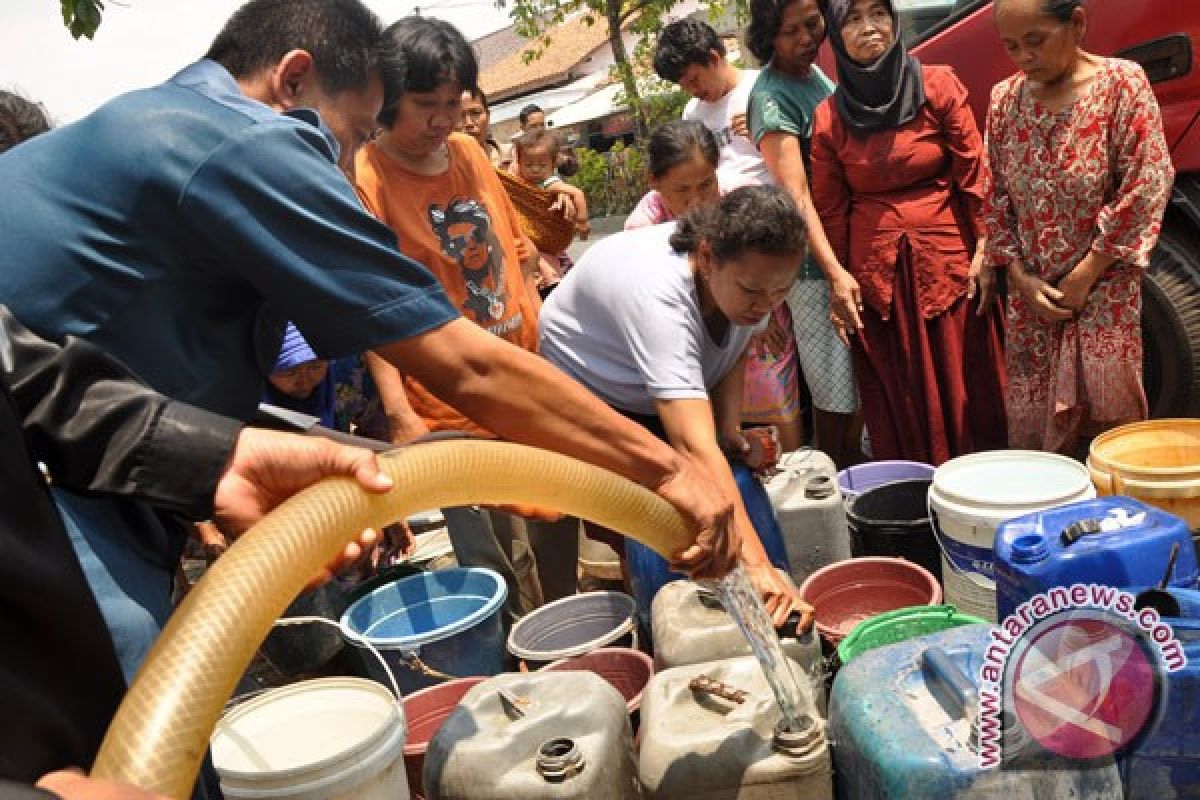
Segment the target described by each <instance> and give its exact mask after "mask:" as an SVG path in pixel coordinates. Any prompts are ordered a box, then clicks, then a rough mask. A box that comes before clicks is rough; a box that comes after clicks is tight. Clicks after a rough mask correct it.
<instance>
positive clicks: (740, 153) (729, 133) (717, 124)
mask: <svg viewBox="0 0 1200 800" xmlns="http://www.w3.org/2000/svg"><path fill="white" fill-rule="evenodd" d="M741 74H742V76H741V78H739V79H738V82H737V86H735V87H733V91H731V92H729V94H727V95H725V96H724V97H722V98H721V99H720V100H718V101H717V102H715V103H706V102H704V101H703V100H700V99H699V98H696V97H693V98H692V99H691V100H689V101H688V104H687V105H686V106H684V109H683V118H684V119H694V120H696V121H697V122H700V123H702V124H703V125H704V127H706V128H708V129H709V130H710V131H712V134H713V136H715V137H716V138H717V146H718V147H720V148H721V160H720V161H719V162H717V184H718V185H719V186H720V187H721V191H722V192H731V191H733V190H734V189H737V188H738V187H740V186H760V185H762V184H766V183H771V176H770V173H768V172H767V165H766V163H765V162H764V161H763V158H762V155H761V154H760V153H759V152H758V148H757V147H756V146H755V145H754V142H753V140H751V139H750V138H749V137H746V136H739V135H738V134H736V133H734V132H733V127H732V126H733V118H734V116H736V115H737V114H745V113H746V108H747V106H749V105H750V90H751V89H753V88H754V82H755V81H756V80H758V70H756V69H744V70H741Z"/></svg>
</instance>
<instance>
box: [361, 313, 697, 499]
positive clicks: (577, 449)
mask: <svg viewBox="0 0 1200 800" xmlns="http://www.w3.org/2000/svg"><path fill="white" fill-rule="evenodd" d="M376 352H377V353H379V355H381V356H383V357H384V358H387V359H388V360H389V361H391V362H392V363H393V364H397V365H399V366H400V367H401V368H402V369H404V370H407V371H408V372H409V373H410V374H412V375H413V376H414V377H416V378H417V380H419V381H421V383H422V384H424V385H425V386H426V387H428V388H429V389H430V390H431V391H432V392H433V393H434V394H436V395H437V396H438V397H440V398H441V399H443V400H445V401H446V402H448V403H450V404H451V405H453V406H454V407H455V408H457V409H458V410H459V411H461V412H462V413H464V414H466V415H467V416H468V417H471V418H472V419H473V420H475V421H476V422H478V423H479V424H480V425H483V426H484V427H486V428H487V429H488V430H491V431H494V432H495V433H497V434H498V435H500V436H502V437H503V438H505V439H508V440H510V441H514V442H520V443H522V444H529V445H533V446H535V447H541V448H544V449H547V450H554V451H557V452H560V453H564V454H566V455H569V456H572V457H574V458H578V459H581V460H583V461H587V462H589V463H592V464H595V465H597V466H601V467H604V468H606V469H610V470H612V471H613V472H616V473H618V474H620V475H624V476H625V477H627V478H629V479H630V480H633V481H636V482H637V483H639V484H641V485H643V486H646V487H649V488H657V487H658V486H660V485H662V484H663V483H665V482H666V481H667V480H668V479H670V478H671V477H673V476H674V475H675V474H676V473H677V472H678V470H679V465H680V457H679V455H678V454H677V453H676V452H675V451H674V450H672V449H671V447H670V446H669V445H667V444H666V443H665V442H662V441H660V440H658V439H656V438H655V437H654V436H652V435H651V434H650V433H648V432H647V431H646V430H645V429H643V428H642V427H641V426H640V425H638V424H637V423H635V422H632V421H630V420H628V419H626V418H625V417H623V416H621V415H620V414H618V413H616V412H615V411H613V410H612V409H610V408H609V407H608V406H607V405H606V404H605V403H604V402H602V401H601V400H599V399H598V398H596V397H595V396H594V395H593V394H591V392H589V391H588V390H587V389H585V388H583V387H582V386H581V385H579V384H578V383H576V382H575V381H573V380H571V379H570V378H568V377H567V376H566V375H564V374H563V373H562V372H560V371H559V370H557V369H556V368H555V367H553V366H552V365H551V364H550V363H548V362H547V361H545V360H543V359H541V358H539V357H538V356H536V355H533V354H532V353H529V352H526V351H524V350H521V349H520V348H518V347H515V346H513V345H511V344H509V343H507V342H505V341H503V340H501V339H498V338H497V337H495V336H492V335H491V334H489V333H487V332H485V331H483V330H482V329H480V328H479V327H477V326H476V325H474V324H473V323H471V322H468V321H466V320H455V321H454V322H451V323H449V324H447V325H444V326H442V327H441V328H438V329H437V330H435V331H432V332H430V333H427V334H424V335H422V336H418V337H414V338H413V339H407V340H404V341H402V342H397V343H394V344H391V345H387V346H385V347H382V348H379V349H378V350H377V351H376Z"/></svg>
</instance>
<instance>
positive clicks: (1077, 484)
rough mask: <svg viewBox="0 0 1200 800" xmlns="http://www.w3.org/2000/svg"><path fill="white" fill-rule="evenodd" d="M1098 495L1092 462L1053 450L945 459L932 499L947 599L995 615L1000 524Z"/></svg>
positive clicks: (987, 616)
mask: <svg viewBox="0 0 1200 800" xmlns="http://www.w3.org/2000/svg"><path fill="white" fill-rule="evenodd" d="M1095 496H1096V490H1095V487H1093V486H1092V481H1091V477H1090V476H1089V475H1088V471H1087V468H1086V467H1084V466H1083V465H1082V464H1080V463H1079V462H1078V461H1074V460H1072V459H1070V458H1067V457H1066V456H1060V455H1055V454H1053V453H1040V452H1035V451H1032V450H994V451H990V452H986V453H975V454H974V455H969V456H961V457H959V458H955V459H951V460H950V461H947V462H946V463H945V464H942V465H941V466H940V467H938V468H937V470H936V471H935V472H934V474H933V485H932V486H930V488H929V507H930V518H931V519H932V520H933V529H934V533H935V534H936V536H937V540H938V544H939V545H940V546H941V548H942V581H943V583H944V584H945V590H946V591H945V596H946V602H947V603H950V604H951V605H954V606H957V607H958V609H959V611H962V612H964V613H966V614H972V615H974V616H977V617H982V618H983V619H986V620H990V621H992V622H995V621H996V582H995V560H994V557H993V555H992V545H993V543H994V541H995V538H996V529H997V528H998V527H999V526H1000V524H1001V523H1002V522H1005V521H1007V520H1010V519H1012V518H1013V517H1019V516H1021V515H1023V514H1029V513H1032V512H1034V511H1040V510H1042V509H1045V508H1053V507H1055V506H1060V505H1063V504H1065V503H1073V502H1075V501H1077V500H1088V499H1091V498H1093V497H1095Z"/></svg>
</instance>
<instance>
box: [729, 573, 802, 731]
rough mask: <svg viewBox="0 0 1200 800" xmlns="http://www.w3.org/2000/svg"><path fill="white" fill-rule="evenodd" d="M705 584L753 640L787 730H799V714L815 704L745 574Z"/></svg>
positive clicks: (749, 639)
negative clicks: (802, 686) (797, 677)
mask: <svg viewBox="0 0 1200 800" xmlns="http://www.w3.org/2000/svg"><path fill="white" fill-rule="evenodd" d="M706 583H707V585H708V586H709V588H711V589H712V591H713V592H715V593H716V595H717V597H718V598H719V599H720V600H721V605H723V606H724V607H725V610H726V611H728V612H729V614H730V616H732V617H733V619H734V621H735V622H737V626H738V629H739V630H741V632H742V635H743V636H745V637H746V639H747V640H748V641H749V642H750V647H751V649H752V650H753V651H754V656H755V658H757V659H758V663H759V666H761V667H762V671H763V676H764V677H765V678H766V679H767V683H768V684H769V685H770V687H771V691H772V692H774V694H775V701H776V702H777V703H778V704H779V710H780V711H781V712H783V721H784V723H785V725H786V728H787V730H799V719H800V716H801V715H802V714H804V713H806V711H807V710H808V709H810V708H811V707H812V706H811V698H810V697H808V696H807V695H806V693H805V692H804V691H803V689H802V688H801V685H802V684H801V682H800V681H798V680H796V675H795V671H794V670H793V664H792V661H791V659H789V658H787V657H786V656H785V655H784V653H783V647H782V646H781V645H780V644H779V637H778V636H777V635H776V633H775V627H774V626H773V625H772V624H771V618H770V617H769V616H767V611H766V609H765V608H763V604H762V601H761V600H760V599H759V597H758V592H757V591H755V589H754V586H753V585H751V583H750V580H749V579H748V578H747V577H746V573H745V572H744V571H743V570H742V568H741V567H738V568H737V569H735V570H733V571H732V572H730V573H729V574H728V575H726V576H725V577H724V578H721V579H720V580H718V581H711V582H706Z"/></svg>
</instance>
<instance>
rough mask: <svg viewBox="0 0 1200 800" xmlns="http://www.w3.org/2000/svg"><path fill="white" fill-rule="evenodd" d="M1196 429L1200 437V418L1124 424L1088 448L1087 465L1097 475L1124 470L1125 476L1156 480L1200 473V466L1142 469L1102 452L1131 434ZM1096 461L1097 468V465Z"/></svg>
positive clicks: (1151, 420) (1100, 435)
mask: <svg viewBox="0 0 1200 800" xmlns="http://www.w3.org/2000/svg"><path fill="white" fill-rule="evenodd" d="M1171 427H1174V428H1192V429H1195V432H1196V433H1197V434H1200V419H1194V418H1190V417H1177V418H1171V419H1149V420H1143V421H1141V422H1131V423H1129V424H1128V425H1121V426H1120V427H1117V428H1112V429H1111V430H1107V431H1105V432H1103V433H1101V434H1099V435H1098V436H1096V438H1095V439H1093V440H1092V443H1091V444H1090V445H1089V446H1088V454H1087V460H1086V464H1087V466H1088V468H1089V469H1091V470H1094V471H1095V472H1100V473H1102V474H1103V473H1104V472H1105V471H1106V470H1120V472H1121V473H1122V475H1123V476H1128V475H1153V476H1155V477H1164V478H1171V477H1178V476H1179V475H1180V474H1182V473H1189V472H1190V473H1200V464H1196V465H1195V466H1191V467H1148V466H1147V467H1142V466H1134V465H1132V464H1126V463H1124V462H1123V461H1118V460H1116V459H1114V458H1111V457H1109V456H1107V455H1105V454H1104V453H1103V452H1102V450H1103V448H1104V446H1105V445H1107V444H1109V443H1111V442H1113V441H1115V440H1117V439H1120V438H1122V437H1124V436H1128V435H1130V434H1138V433H1145V432H1150V431H1153V432H1155V433H1166V432H1168V431H1167V430H1166V429H1168V428H1171ZM1093 462H1095V466H1093Z"/></svg>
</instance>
